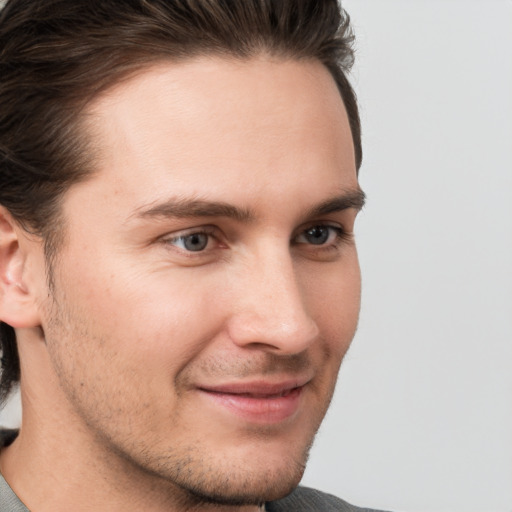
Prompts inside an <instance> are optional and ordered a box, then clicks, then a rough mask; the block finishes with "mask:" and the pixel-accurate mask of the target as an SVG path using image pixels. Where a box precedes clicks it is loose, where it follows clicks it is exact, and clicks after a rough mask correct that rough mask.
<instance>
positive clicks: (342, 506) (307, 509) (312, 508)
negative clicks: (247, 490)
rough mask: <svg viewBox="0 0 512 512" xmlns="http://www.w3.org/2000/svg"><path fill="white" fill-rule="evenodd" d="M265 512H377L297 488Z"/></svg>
mask: <svg viewBox="0 0 512 512" xmlns="http://www.w3.org/2000/svg"><path fill="white" fill-rule="evenodd" d="M266 510H267V512H301V511H303V512H378V511H376V510H370V509H369V508H359V507H354V506H353V505H350V503H347V502H346V501H344V500H342V499H340V498H337V497H336V496H333V495H332V494H327V493H324V492H321V491H317V490H316V489H309V488H308V487H298V488H297V489H295V490H294V491H293V492H292V493H291V494H289V495H288V496H286V498H283V499H282V500H278V501H272V502H270V503H267V504H266Z"/></svg>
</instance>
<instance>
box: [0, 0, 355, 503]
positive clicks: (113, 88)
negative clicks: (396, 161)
mask: <svg viewBox="0 0 512 512" xmlns="http://www.w3.org/2000/svg"><path fill="white" fill-rule="evenodd" d="M351 43H352V36H351V33H350V30H349V24H348V17H347V16H346V15H345V13H343V11H341V10H340V8H339V6H338V3H337V1H336V0H332V1H331V0H329V1H328V0H325V1H324V0H311V1H308V0H301V1H300V2H298V1H289V2H288V1H283V0H276V1H263V0H246V1H244V2H229V1H226V0H210V1H202V0H194V1H192V0H175V1H164V0H152V1H148V0H133V1H131V0H130V1H127V2H124V3H123V7H122V9H120V8H119V2H111V1H104V0H101V1H100V0H98V1H92V0H87V1H83V2H82V1H69V0H47V1H45V2H33V1H29V0H10V1H8V2H7V4H6V6H5V8H4V10H3V11H2V13H1V15H0V46H1V49H2V51H1V53H0V77H1V78H0V116H1V118H0V205H1V206H2V212H3V220H2V225H3V226H4V229H3V230H2V233H3V238H4V244H3V248H2V249H1V250H2V253H1V255H2V265H1V268H2V269H3V281H4V283H7V284H11V285H15V286H16V287H17V289H18V291H17V293H18V294H25V295H26V296H27V297H30V293H29V291H30V290H29V288H30V287H32V288H35V289H37V290H38V293H36V294H35V295H37V297H35V298H34V297H32V298H31V299H30V300H31V301H32V302H31V308H32V310H31V311H32V313H31V315H28V316H30V319H29V320H20V318H21V317H22V316H23V315H21V316H20V315H19V314H18V312H19V310H20V309H21V308H22V306H20V305H18V306H17V309H16V308H14V307H11V308H9V306H7V305H6V303H7V302H9V300H10V299H9V298H10V297H12V295H9V293H10V292H9V293H8V292H3V299H1V300H3V302H1V300H0V303H1V304H3V305H2V308H1V309H0V314H2V317H0V319H1V320H2V324H1V328H2V331H1V343H2V353H3V358H2V380H1V396H2V398H5V397H6V396H7V394H8V393H9V391H10V390H11V388H12V387H13V385H14V384H16V383H17V381H18V380H19V378H20V360H19V356H18V346H19V348H20V353H21V356H22V357H21V368H22V371H21V375H22V376H21V379H22V381H23V379H24V378H25V376H24V374H23V368H24V364H23V353H28V350H29V349H28V348H27V347H29V346H33V345H34V340H35V343H37V341H38V340H39V341H40V342H41V347H44V348H42V350H43V351H44V352H45V354H47V357H48V361H47V364H48V368H50V369H49V370H48V371H49V372H53V375H54V376H55V382H56V388H55V389H57V388H58V389H59V391H58V392H57V391H55V389H54V390H53V391H52V392H54V393H59V392H62V400H63V402H65V403H66V407H67V408H68V413H66V414H68V415H69V416H70V417H71V416H73V417H75V418H76V422H77V425H78V424H79V423H80V422H81V427H80V428H81V429H82V430H84V428H85V429H86V430H87V429H90V431H89V434H91V439H92V437H94V436H95V439H100V438H101V443H103V445H104V446H107V445H108V446H109V447H110V448H111V450H112V451H114V452H116V453H121V454H122V455H123V460H127V461H128V462H129V464H131V467H133V468H138V469H139V470H140V471H145V472H146V474H153V475H158V477H159V478H162V477H163V478H164V480H166V481H172V482H173V485H178V486H179V487H180V488H183V489H187V490H188V492H190V493H191V494H194V495H196V496H200V497H202V498H204V499H210V500H213V501H215V500H217V501H226V500H231V502H233V503H234V502H237V501H238V502H240V503H244V502H248V503H249V502H252V501H254V502H256V501H258V500H261V499H268V498H272V497H276V496H279V495H282V494H283V493H285V492H287V491H289V490H290V489H291V488H292V487H293V486H294V485H296V484H297V482H298V479H300V476H301V474H302V470H303V467H304V463H305V459H306V455H307V451H308V448H309V446H310V443H311V441H312V438H313V435H314V433H315V432H316V430H317V428H318V425H319V423H320V421H321V420H322V418H323V416H324V414H325V410H326V408H327V406H328V403H329V400H330V397H331V395H332V391H333V389H334V383H335V380H336V374H337V369H338V367H339V364H340V362H341V359H342V357H343V354H344V353H345V351H346V349H347V348H348V344H349V343H350V340H351V339H352V336H353V334H354V331H355V325H356V321H357V312H358V307H359V273H358V267H357V258H356V255H355V250H354V248H353V241H352V239H351V238H350V231H351V229H352V225H353V221H354V217H355V213H354V212H355V211H357V209H358V208H359V207H360V206H361V203H362V195H361V193H360V192H359V190H358V188H357V179H356V172H357V169H358V168H359V166H360V163H361V140H360V126H359V117H358V111H357V105H356V101H355V97H354V93H353V90H352V88H351V86H350V84H349V82H348V80H347V77H346V75H347V73H348V71H349V69H350V66H351V64H352V56H353V55H352V50H351ZM142 98H144V100H142ZM139 100H140V101H139ZM258 102H259V103H258ZM256 107H258V108H256ZM160 114H162V115H160ZM198 119H199V120H200V121H198ZM288 123H289V124H288ZM308 123H311V127H312V128H314V129H312V130H311V133H308V130H307V129H306V127H307V126H308ZM288 129H289V133H288V131H287V130H288ZM283 134H285V135H284V136H283ZM170 140H171V141H172V144H170V146H171V147H169V142H168V141H170ZM219 148H220V150H219ZM293 154H295V155H296V156H294V157H291V156H290V155H293ZM293 169H295V171H294V172H296V173H295V174H294V173H293V172H292V170H293ZM314 169H315V170H314ZM174 170H176V172H174ZM336 171H340V173H339V174H340V177H338V176H337V174H336ZM322 184H324V185H322ZM297 204H300V205H303V208H302V207H301V208H299V207H298V206H297ZM7 224H9V226H11V227H10V228H7V227H5V226H6V225H7ZM91 226H92V227H91ZM13 227H14V228H13ZM9 230H10V231H9ZM11 232H12V233H14V232H17V233H19V234H21V235H20V236H25V241H24V242H20V240H19V239H20V236H17V237H14V235H11V234H10V233H11ZM11 236H12V239H13V240H14V238H16V240H17V241H16V242H13V243H12V244H10V245H9V244H8V243H5V240H8V239H10V237H11ZM116 237H118V238H116ZM283 240H287V246H286V251H284V249H283V245H282V241H283ZM0 242H1V240H0ZM109 244H110V245H109ZM343 244H345V245H343ZM317 245H318V246H319V247H320V249H319V248H318V247H316V246H317ZM342 246H343V247H344V248H343V249H342V248H341V247H342ZM38 250H40V256H41V257H40V258H39V260H37V258H35V257H34V258H33V260H32V261H33V262H32V263H31V264H30V265H27V266H26V268H25V267H24V262H26V261H27V258H24V257H23V258H22V257H20V258H19V261H18V262H17V263H12V261H13V258H11V256H12V254H14V253H15V252H16V251H18V252H23V251H25V253H27V254H28V253H30V251H36V252H37V251H38ZM164 251H165V256H164ZM342 252H343V253H344V256H343V258H342V257H341V256H340V254H341V253H342ZM285 253H286V255H287V256H286V257H285V256H284V255H285ZM95 257H97V258H98V259H97V261H94V262H93V265H91V258H95ZM342 259H344V261H343V262H342V261H341V260H342ZM10 261H11V263H9V262H10ZM37 261H39V262H40V263H41V265H38V263H37ZM34 262H35V263H34ZM9 265H10V266H9ZM24 268H25V270H26V273H25V274H24V273H23V269H24ZM25 275H28V276H30V277H28V278H27V282H25V280H24V276H25ZM38 277H39V278H40V277H43V278H44V279H38ZM34 282H38V284H37V286H36V285H33V283H34ZM93 284H94V286H93ZM99 287H102V288H103V289H102V290H101V293H99V294H98V295H97V296H94V290H98V288H99ZM242 289H245V290H246V291H247V290H248V291H247V293H242ZM41 290H42V291H41ZM212 290H213V291H212ZM252 290H256V292H255V293H254V296H252V294H251V293H252ZM213 292H215V293H213ZM169 294H170V295H169ZM326 297H327V298H331V299H332V302H328V303H327V304H326ZM24 300H26V301H28V300H29V299H24ZM340 301H341V303H342V307H343V309H342V310H340V309H339V307H340ZM13 302H16V301H12V300H11V302H10V303H13ZM265 302H267V303H268V307H267V310H266V311H263V310H264V309H265V308H262V306H261V304H262V303H265ZM19 303H20V304H23V301H21V300H20V301H19ZM162 305H164V306H165V307H163V306H162ZM272 308H274V309H272ZM276 308H277V309H276ZM116 311H120V312H122V314H117V313H116ZM17 315H18V316H17ZM28 316H27V318H28ZM134 317H137V318H136V320H137V321H136V322H135V324H136V325H137V326H140V328H135V327H134V325H133V324H132V323H131V321H133V319H134ZM269 317H273V318H274V319H273V321H269ZM27 333H28V334H27ZM25 335H26V337H27V339H28V338H30V339H31V343H30V344H29V343H25V345H24V346H25V348H24V349H21V345H22V344H23V340H22V338H23V336H25ZM130 336H131V337H132V339H128V338H129V337H130ZM145 336H148V339H145ZM112 340H113V342H112ZM121 340H126V345H125V347H124V348H126V347H128V349H127V350H126V352H123V350H124V348H123V345H122V344H120V342H121ZM187 340H190V344H187V343H188V341H187ZM173 344H179V349H178V350H171V351H170V353H169V349H168V346H169V345H171V346H172V345H173ZM315 347H316V348H315ZM155 357H157V358H158V361H157V362H155ZM26 359H27V360H28V359H30V357H28V356H27V357H26ZM85 360H87V363H85V362H84V361H85ZM145 363H147V372H146V377H145V379H144V380H145V382H143V383H142V382H140V381H139V382H138V383H137V385H134V382H133V380H134V378H137V379H139V378H141V375H144V372H142V373H141V372H140V368H141V367H142V368H144V365H145ZM43 366H44V365H43ZM29 367H30V365H29V364H28V363H27V366H26V368H29ZM91 367H94V371H90V368H91ZM148 373H149V374H148ZM111 375H114V376H117V377H118V378H112V377H111ZM26 378H27V380H29V376H28V375H26ZM166 378H167V379H168V380H169V382H166ZM83 386H86V388H87V390H88V391H87V393H86V394H84V395H83V396H82V395H81V393H80V389H83ZM244 386H245V388H244ZM106 388H110V392H109V393H105V394H104V395H103V391H102V390H105V389H106ZM167 388H168V391H169V392H167V391H166V390H167ZM102 396H104V398H101V397H102ZM260 398H261V399H260ZM111 399H112V400H114V402H111V401H110V400H111ZM159 400H160V401H161V406H157V407H154V403H155V401H159ZM102 403H103V405H101V404H102ZM134 403H135V404H136V406H135V407H134V406H133V404H134ZM269 404H270V405H269ZM198 405H200V407H199V412H198V407H197V406H198ZM218 408H220V409H221V411H222V412H220V413H218V412H217V409H218ZM210 409H211V410H210ZM112 410H115V411H116V414H112V412H111V411H112ZM130 410H131V411H132V412H129V411H130ZM133 410H136V415H134V413H133ZM109 411H110V412H109ZM201 411H203V412H204V411H208V417H211V419H212V425H210V427H211V428H209V430H208V435H209V436H211V439H210V440H208V441H205V440H204V437H205V430H204V423H205V417H203V416H202V412H201ZM226 411H228V412H226ZM96 413H97V414H96ZM231 415H234V416H235V417H236V418H237V419H236V421H234V423H233V422H232V421H231ZM141 417H145V418H147V421H146V422H144V423H143V424H141V425H139V424H138V423H137V422H138V419H137V418H141ZM131 422H133V424H132V423H131ZM119 424H121V425H122V427H119ZM162 425H165V428H164V427H162ZM77 428H78V427H77ZM93 432H94V436H93V435H92V433H93ZM141 432H144V433H145V435H144V436H140V435H135V434H137V433H138V434H140V433H141ZM169 432H170V434H169V436H166V433H169ZM285 439H288V443H289V445H290V446H289V449H288V451H283V449H284V448H283V442H284V440H285ZM231 452H232V453H234V455H233V459H232V460H229V459H228V460H227V462H226V463H225V464H224V463H223V461H225V459H226V453H231ZM272 453H275V454H277V455H276V457H277V458H276V460H273V459H272V456H271V455H270V454H272ZM288 455H289V458H287V456H288ZM267 458H268V459H272V461H273V462H272V465H273V466H274V467H278V470H273V469H269V468H268V467H266V465H265V462H264V460H259V459H267ZM278 459H282V460H283V461H284V468H287V469H286V471H285V472H284V475H285V477H284V478H283V479H282V480H283V483H282V484H280V485H277V484H276V485H275V486H274V487H273V488H272V489H271V490H270V491H269V490H267V491H263V487H262V486H263V482H268V481H269V479H270V480H272V481H276V482H278V481H279V480H280V478H279V477H278V475H279V474H283V468H279V464H277V462H276V461H277V460H278ZM247 460H254V461H255V462H254V468H253V467H252V466H251V464H248V467H249V469H248V470H247V471H244V469H245V464H243V463H242V461H247ZM228 466H230V467H231V468H234V469H235V472H236V475H238V477H237V476H236V475H233V474H231V473H230V472H229V471H228ZM212 475H214V476H216V475H218V478H217V479H215V478H212ZM237 478H238V480H237ZM244 490H245V491H246V492H244ZM265 492H266V494H265ZM251 500H252V501H251Z"/></svg>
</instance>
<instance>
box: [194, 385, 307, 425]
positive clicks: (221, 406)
mask: <svg viewBox="0 0 512 512" xmlns="http://www.w3.org/2000/svg"><path fill="white" fill-rule="evenodd" d="M305 384H306V382H304V383H300V384H298V383H297V382H287V383H278V384H275V383H274V384H272V383H265V382H254V383H240V384H229V385H225V386H214V387H211V388H210V387H207V388H201V389H200V391H201V393H202V395H203V396H204V397H205V398H206V399H207V400H208V401H209V403H210V404H211V405H213V406H214V407H215V409H217V410H220V412H221V414H225V413H227V414H228V415H230V416H233V415H234V416H236V417H238V418H239V419H242V420H243V421H246V422H250V423H257V424H273V423H281V422H284V421H286V420H290V419H292V418H293V417H294V416H295V415H296V414H297V413H298V411H299V410H300V404H301V401H302V400H301V397H302V395H303V394H304V387H305Z"/></svg>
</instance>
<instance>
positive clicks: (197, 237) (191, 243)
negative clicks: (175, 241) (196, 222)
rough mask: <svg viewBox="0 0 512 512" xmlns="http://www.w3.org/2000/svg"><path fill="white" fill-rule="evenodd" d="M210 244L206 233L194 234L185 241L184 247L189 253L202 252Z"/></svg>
mask: <svg viewBox="0 0 512 512" xmlns="http://www.w3.org/2000/svg"><path fill="white" fill-rule="evenodd" d="M207 244H208V235H205V234H204V233H194V234H193V235H189V236H187V237H185V239H184V245H185V247H186V249H187V250H189V251H202V250H203V249H204V248H205V247H206V245H207Z"/></svg>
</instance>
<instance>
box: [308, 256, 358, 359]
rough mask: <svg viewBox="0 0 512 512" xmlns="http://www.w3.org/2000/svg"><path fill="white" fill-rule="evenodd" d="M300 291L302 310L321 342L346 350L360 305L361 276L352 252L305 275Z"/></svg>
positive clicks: (352, 333)
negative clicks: (316, 327)
mask: <svg viewBox="0 0 512 512" xmlns="http://www.w3.org/2000/svg"><path fill="white" fill-rule="evenodd" d="M303 290H304V296H305V297H306V307H307V308H308V310H309V312H310V314H311V316H312V317H313V318H314V319H315V321H316V322H317V323H318V325H319V327H320V329H321V331H322V333H323V336H324V337H325V339H327V340H329V341H330V343H331V344H333V345H334V346H337V348H338V349H339V350H343V352H344V351H346V349H347V348H348V345H349V344H350V342H351V340H352V338H353V336H354V334H355V331H356V328H357V322H358V318H359V310H360V304H361V275H360V270H359V264H358V260H357V253H356V252H355V250H354V251H353V253H352V252H351V254H349V255H347V257H346V258H345V259H344V260H343V261H342V262H340V263H339V264H338V263H335V264H333V265H332V266H328V265H327V266H325V267H323V268H321V269H320V271H319V272H317V273H316V274H314V275H308V276H307V279H305V280H304V281H303Z"/></svg>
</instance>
